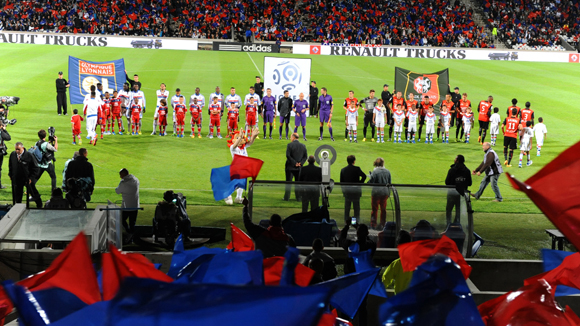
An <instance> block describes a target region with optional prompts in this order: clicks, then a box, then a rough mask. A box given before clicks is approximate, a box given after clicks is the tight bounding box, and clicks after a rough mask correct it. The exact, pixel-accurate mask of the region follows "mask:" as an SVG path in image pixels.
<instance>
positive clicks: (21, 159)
mask: <svg viewBox="0 0 580 326" xmlns="http://www.w3.org/2000/svg"><path fill="white" fill-rule="evenodd" d="M37 174H38V167H37V166H36V163H35V162H34V158H33V157H32V154H30V153H29V152H27V151H26V149H24V145H23V144H22V143H21V142H17V143H16V145H15V149H14V152H12V153H10V159H9V160H8V176H9V177H10V180H11V181H12V203H13V204H19V203H22V195H23V194H24V187H26V191H27V196H30V197H32V199H33V200H34V202H35V203H36V207H37V208H42V199H41V198H40V194H39V193H38V191H37V190H36V186H35V184H36V179H35V177H36V175H37Z"/></svg>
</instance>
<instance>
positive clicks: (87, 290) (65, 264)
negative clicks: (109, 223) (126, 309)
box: [16, 232, 101, 305]
mask: <svg viewBox="0 0 580 326" xmlns="http://www.w3.org/2000/svg"><path fill="white" fill-rule="evenodd" d="M16 284H18V285H22V286H24V287H26V288H28V290H30V291H39V290H44V289H50V288H61V289H63V290H66V291H68V292H70V293H72V294H74V295H76V296H77V297H78V298H79V299H80V300H82V301H83V302H84V303H86V304H89V305H90V304H93V303H95V302H98V301H101V292H100V290H99V284H98V282H97V274H96V273H95V269H94V268H93V261H92V260H91V255H90V253H89V247H88V245H87V238H86V237H85V234H84V233H82V232H81V233H79V234H78V235H77V236H76V237H75V238H74V239H73V241H72V242H71V243H70V244H69V245H68V246H67V247H66V249H65V250H64V251H63V252H62V253H61V254H60V255H58V257H56V259H55V260H54V261H53V262H52V264H50V266H49V267H48V268H47V269H46V270H45V271H43V272H40V273H38V274H35V275H33V276H30V277H29V278H26V279H24V280H22V281H20V282H18V283H16Z"/></svg>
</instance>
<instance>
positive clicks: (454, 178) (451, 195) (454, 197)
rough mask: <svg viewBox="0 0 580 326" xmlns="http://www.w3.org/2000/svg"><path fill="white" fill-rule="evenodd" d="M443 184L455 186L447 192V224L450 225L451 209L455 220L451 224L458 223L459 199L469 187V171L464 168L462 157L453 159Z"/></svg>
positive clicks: (463, 158)
mask: <svg viewBox="0 0 580 326" xmlns="http://www.w3.org/2000/svg"><path fill="white" fill-rule="evenodd" d="M445 184H446V185H448V186H455V189H449V190H448V191H447V207H446V212H447V214H446V217H447V224H450V223H451V212H452V211H453V207H455V219H454V220H453V223H460V222H461V197H462V196H464V195H465V191H467V190H468V189H467V188H469V187H470V186H471V171H470V170H469V169H468V168H467V167H466V166H465V157H463V155H457V157H456V158H455V162H454V164H453V165H451V168H450V169H449V172H447V178H445Z"/></svg>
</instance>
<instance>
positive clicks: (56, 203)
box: [44, 188, 70, 209]
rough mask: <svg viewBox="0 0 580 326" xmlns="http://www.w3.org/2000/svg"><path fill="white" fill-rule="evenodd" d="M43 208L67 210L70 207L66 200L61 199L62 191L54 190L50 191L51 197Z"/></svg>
mask: <svg viewBox="0 0 580 326" xmlns="http://www.w3.org/2000/svg"><path fill="white" fill-rule="evenodd" d="M44 208H49V209H69V208H70V205H69V202H68V200H66V199H65V198H64V197H63V193H62V189H60V188H54V189H53V190H52V195H51V196H50V199H49V200H47V201H46V203H45V204H44Z"/></svg>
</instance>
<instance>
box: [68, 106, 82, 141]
mask: <svg viewBox="0 0 580 326" xmlns="http://www.w3.org/2000/svg"><path fill="white" fill-rule="evenodd" d="M83 120H84V119H83V117H81V116H80V115H79V110H77V109H74V110H73V115H72V117H70V122H71V125H72V135H73V145H76V144H77V143H76V140H77V139H78V140H79V145H82V144H83V141H82V140H81V121H83Z"/></svg>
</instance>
